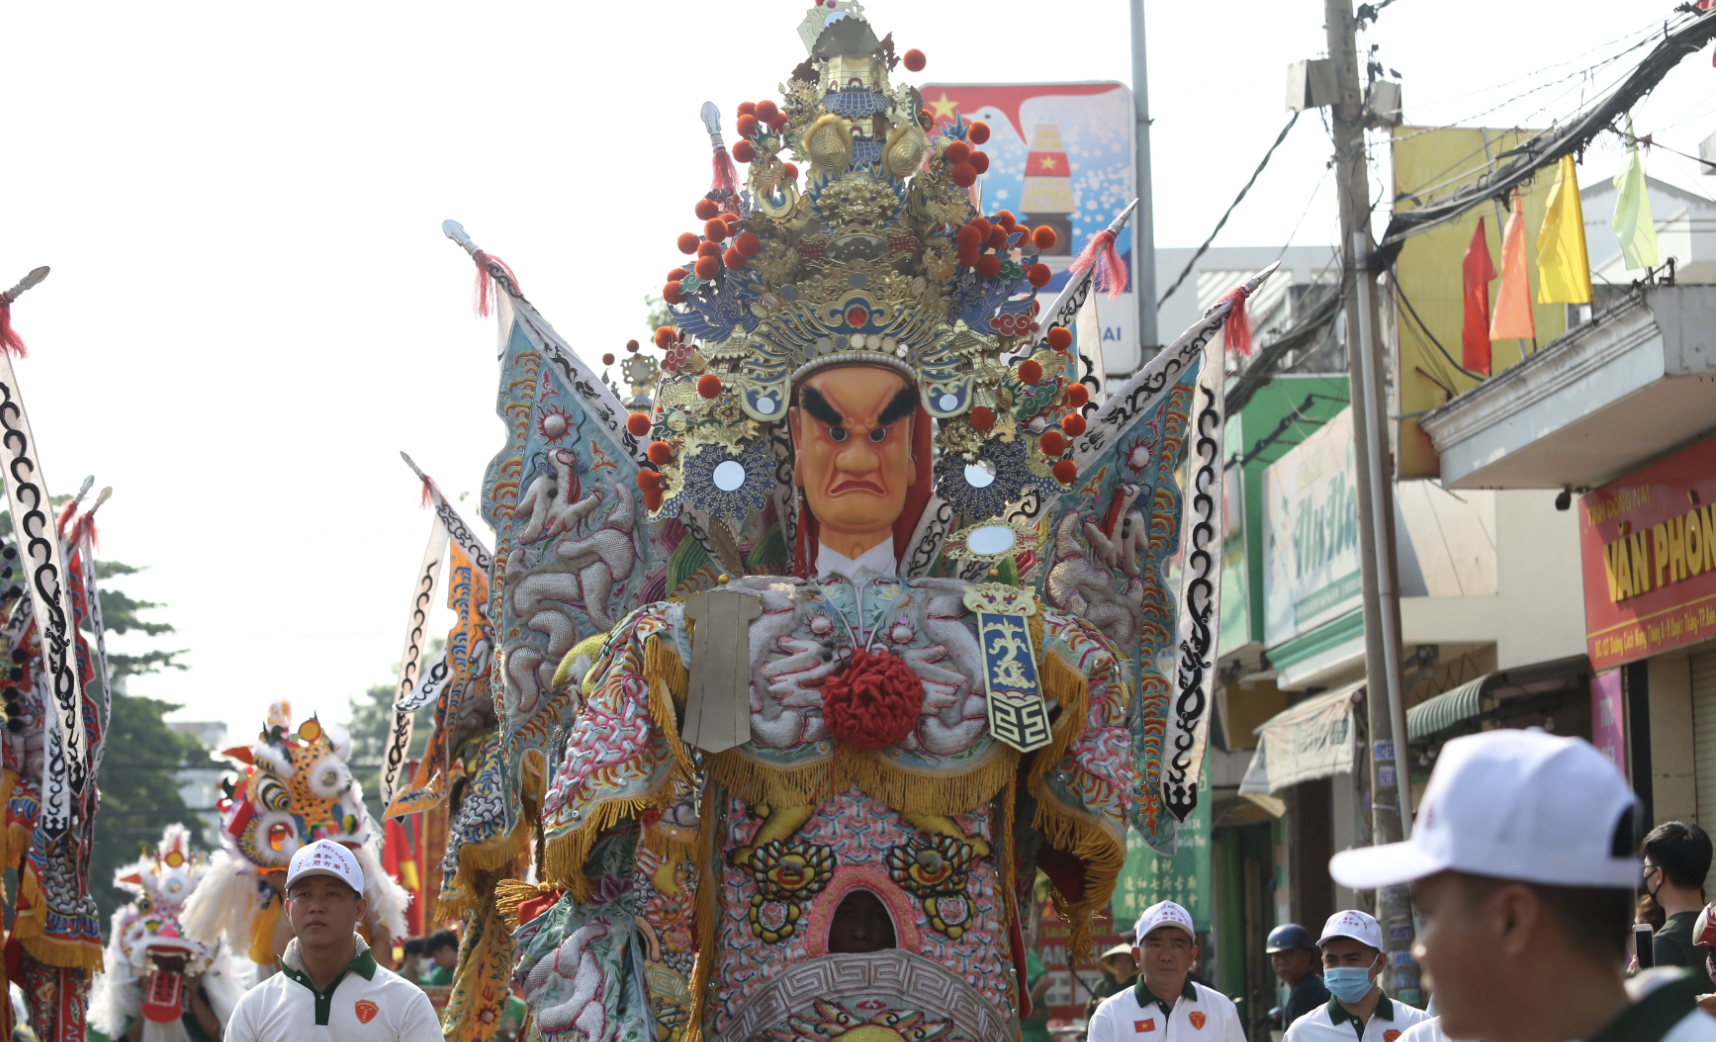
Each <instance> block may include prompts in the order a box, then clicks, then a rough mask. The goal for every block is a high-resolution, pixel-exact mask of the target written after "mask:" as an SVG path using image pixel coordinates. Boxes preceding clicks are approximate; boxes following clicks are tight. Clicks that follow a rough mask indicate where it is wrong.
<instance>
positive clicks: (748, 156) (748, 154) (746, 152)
mask: <svg viewBox="0 0 1716 1042" xmlns="http://www.w3.org/2000/svg"><path fill="white" fill-rule="evenodd" d="M755 158H757V149H756V146H755V145H753V144H751V143H750V142H749V141H739V142H736V143H735V144H734V145H733V159H734V161H735V162H739V163H749V162H750V161H751V160H753V159H755Z"/></svg>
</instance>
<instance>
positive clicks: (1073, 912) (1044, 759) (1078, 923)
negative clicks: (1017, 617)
mask: <svg viewBox="0 0 1716 1042" xmlns="http://www.w3.org/2000/svg"><path fill="white" fill-rule="evenodd" d="M1042 667H1043V668H1042V670H1041V673H1042V678H1043V693H1044V694H1045V695H1047V696H1048V697H1049V698H1051V699H1053V700H1054V701H1055V702H1056V703H1057V704H1059V705H1060V707H1061V716H1060V720H1059V721H1058V722H1057V723H1056V725H1055V730H1054V735H1053V737H1052V739H1051V740H1050V742H1049V745H1048V746H1047V747H1046V748H1044V749H1040V750H1038V751H1037V753H1036V759H1035V760H1034V761H1033V762H1032V763H1031V770H1030V773H1029V775H1028V776H1027V777H1026V781H1025V786H1026V789H1027V790H1028V791H1029V792H1030V794H1031V796H1032V797H1033V798H1034V799H1035V800H1036V801H1037V810H1036V813H1035V814H1034V815H1033V816H1032V820H1031V827H1032V828H1035V829H1037V830H1038V831H1040V832H1041V833H1042V834H1043V841H1044V842H1045V843H1046V844H1048V845H1049V846H1050V847H1053V848H1054V849H1056V850H1059V851H1062V852H1063V853H1066V854H1069V855H1071V856H1072V857H1075V858H1077V859H1078V860H1079V861H1081V862H1083V863H1084V867H1085V871H1084V896H1083V898H1082V899H1081V900H1078V901H1074V902H1068V903H1066V904H1065V906H1064V910H1065V914H1066V918H1067V923H1068V927H1069V930H1068V937H1067V953H1068V955H1069V956H1071V957H1072V958H1073V959H1074V960H1076V961H1080V962H1088V961H1090V960H1091V956H1092V954H1093V953H1092V944H1091V916H1092V914H1093V913H1094V912H1095V911H1096V910H1097V909H1099V908H1102V907H1103V906H1105V905H1107V904H1108V900H1109V898H1110V897H1112V896H1113V895H1114V886H1115V883H1116V881H1117V880H1119V878H1120V869H1121V867H1122V866H1123V865H1124V864H1125V863H1126V844H1125V842H1124V839H1123V838H1119V837H1116V836H1115V835H1114V831H1113V829H1112V828H1111V827H1110V826H1109V825H1108V823H1107V822H1106V821H1104V820H1103V819H1101V818H1100V817H1097V816H1096V815H1094V814H1087V813H1085V812H1084V811H1082V810H1076V809H1074V808H1072V807H1069V806H1067V805H1066V804H1064V803H1062V802H1061V801H1060V800H1059V799H1058V798H1056V797H1055V795H1054V794H1053V793H1051V792H1050V791H1049V789H1048V786H1047V785H1045V784H1044V779H1045V778H1047V776H1048V773H1049V772H1050V771H1051V770H1053V769H1054V768H1055V766H1056V765H1057V764H1059V763H1060V762H1061V760H1062V759H1063V758H1064V757H1065V756H1066V754H1067V750H1068V749H1070V748H1072V743H1073V742H1075V741H1077V740H1078V739H1079V738H1080V737H1082V736H1083V734H1084V730H1085V726H1086V722H1087V718H1088V715H1089V712H1090V704H1089V703H1090V689H1089V686H1088V684H1087V683H1086V681H1085V677H1084V675H1083V674H1081V673H1079V672H1077V671H1076V670H1074V669H1073V668H1072V667H1071V666H1069V665H1067V663H1066V662H1065V661H1063V660H1062V659H1061V657H1060V656H1059V655H1056V654H1044V656H1043V662H1042ZM1062 907H1063V905H1062V903H1061V902H1058V901H1057V902H1056V908H1057V909H1061V908H1062Z"/></svg>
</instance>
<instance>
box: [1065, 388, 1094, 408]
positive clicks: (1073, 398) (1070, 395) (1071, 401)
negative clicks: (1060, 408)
mask: <svg viewBox="0 0 1716 1042" xmlns="http://www.w3.org/2000/svg"><path fill="white" fill-rule="evenodd" d="M1066 399H1067V404H1068V405H1070V406H1072V407H1073V408H1075V409H1080V408H1083V407H1084V404H1085V403H1086V402H1088V401H1090V388H1088V387H1086V386H1085V385H1084V384H1067V389H1066Z"/></svg>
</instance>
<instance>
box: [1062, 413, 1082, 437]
mask: <svg viewBox="0 0 1716 1042" xmlns="http://www.w3.org/2000/svg"><path fill="white" fill-rule="evenodd" d="M1061 430H1063V431H1066V432H1067V437H1069V438H1076V437H1078V436H1079V435H1081V434H1083V433H1084V417H1083V416H1080V415H1079V414H1078V413H1076V412H1075V413H1072V414H1071V415H1068V416H1063V417H1061Z"/></svg>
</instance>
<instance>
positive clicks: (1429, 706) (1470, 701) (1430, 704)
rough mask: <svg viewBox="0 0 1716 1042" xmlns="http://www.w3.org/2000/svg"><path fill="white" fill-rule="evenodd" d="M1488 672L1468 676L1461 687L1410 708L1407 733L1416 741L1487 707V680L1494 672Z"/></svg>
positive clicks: (1468, 718)
mask: <svg viewBox="0 0 1716 1042" xmlns="http://www.w3.org/2000/svg"><path fill="white" fill-rule="evenodd" d="M1494 675H1495V674H1493V673H1487V674H1485V675H1484V676H1481V677H1479V678H1478V679H1476V680H1468V681H1466V682H1465V683H1464V684H1461V685H1460V686H1459V687H1456V688H1453V689H1451V690H1448V691H1444V692H1442V693H1441V694H1439V695H1434V696H1432V697H1430V698H1426V699H1425V700H1424V701H1422V702H1420V703H1418V704H1417V705H1415V706H1413V707H1412V708H1411V709H1408V710H1407V711H1406V733H1407V735H1408V736H1410V737H1411V738H1412V739H1413V740H1414V741H1416V740H1417V739H1419V738H1428V737H1429V736H1431V735H1433V734H1436V733H1437V732H1439V731H1446V730H1447V729H1448V728H1450V727H1453V726H1454V725H1455V724H1457V723H1459V722H1460V721H1462V720H1470V719H1471V718H1472V717H1474V716H1477V715H1478V713H1480V712H1481V711H1482V709H1483V692H1484V682H1485V681H1487V680H1489V679H1490V677H1492V676H1494Z"/></svg>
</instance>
